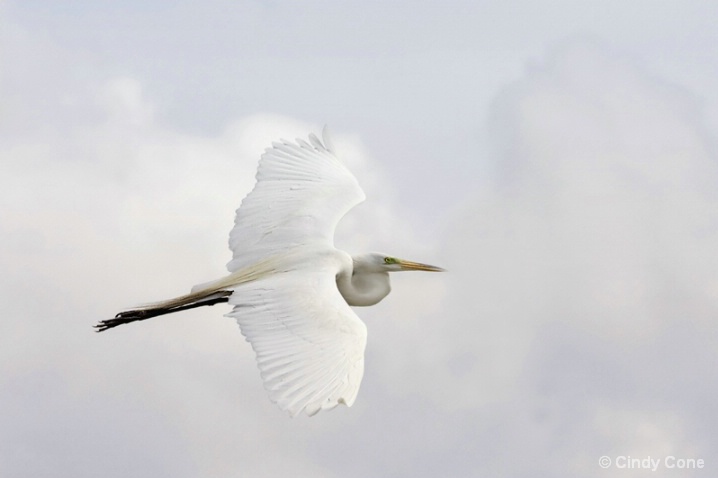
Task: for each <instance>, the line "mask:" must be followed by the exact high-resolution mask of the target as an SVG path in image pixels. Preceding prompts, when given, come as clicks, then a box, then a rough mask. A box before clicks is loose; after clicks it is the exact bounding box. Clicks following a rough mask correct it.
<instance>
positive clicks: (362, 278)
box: [337, 271, 391, 307]
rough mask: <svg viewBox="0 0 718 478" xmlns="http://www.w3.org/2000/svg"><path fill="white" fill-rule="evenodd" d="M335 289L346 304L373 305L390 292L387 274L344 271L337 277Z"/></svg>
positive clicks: (357, 305)
mask: <svg viewBox="0 0 718 478" xmlns="http://www.w3.org/2000/svg"><path fill="white" fill-rule="evenodd" d="M337 288H338V289H339V292H340V293H341V294H342V296H343V297H344V300H346V301H347V304H349V305H352V306H356V307H364V306H369V305H374V304H376V303H378V302H379V301H381V300H382V299H383V298H384V297H386V296H387V295H388V294H389V292H390V291H391V284H390V283H389V273H388V272H365V271H354V272H353V273H352V272H351V271H345V272H342V273H341V274H339V275H338V276H337Z"/></svg>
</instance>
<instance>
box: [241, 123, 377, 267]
mask: <svg viewBox="0 0 718 478" xmlns="http://www.w3.org/2000/svg"><path fill="white" fill-rule="evenodd" d="M323 137H324V144H322V142H321V141H319V139H318V138H317V137H316V136H314V135H313V134H312V135H310V136H309V143H307V142H306V141H303V140H301V139H297V141H296V143H291V142H288V141H281V142H278V143H273V146H272V147H271V148H268V149H267V150H266V151H265V153H264V154H263V155H262V158H261V159H260V161H259V167H258V169H257V184H256V185H255V186H254V189H253V190H252V192H250V193H249V194H248V195H247V197H246V198H244V200H243V201H242V205H241V206H240V208H239V209H237V215H236V218H235V221H234V222H235V225H234V228H233V229H232V231H231V232H230V234H229V247H230V249H231V250H232V253H233V257H232V260H231V261H230V262H229V263H228V264H227V269H229V271H230V272H234V271H236V270H238V269H240V268H242V267H245V266H249V265H251V264H253V263H255V262H257V261H258V260H260V259H262V258H265V257H269V256H271V255H273V254H275V253H276V252H279V251H281V252H283V251H286V250H288V249H290V248H293V247H295V246H301V245H309V244H316V243H322V244H324V245H327V246H331V245H333V243H334V229H335V228H336V225H337V223H338V222H339V220H340V219H341V218H342V217H343V216H344V214H346V213H347V211H349V210H350V209H351V208H352V207H354V206H355V205H357V204H359V203H360V202H362V201H363V200H364V199H365V196H364V192H363V191H362V189H361V187H360V186H359V184H358V183H357V180H356V178H355V177H354V176H353V175H352V173H351V172H349V170H348V169H347V168H346V167H345V166H344V165H343V164H342V163H341V162H340V161H339V160H338V159H337V157H336V156H335V155H334V153H333V151H331V150H330V149H329V148H330V147H331V146H330V145H329V138H328V133H327V129H326V127H325V128H324V132H323Z"/></svg>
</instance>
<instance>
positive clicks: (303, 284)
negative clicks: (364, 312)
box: [227, 128, 366, 416]
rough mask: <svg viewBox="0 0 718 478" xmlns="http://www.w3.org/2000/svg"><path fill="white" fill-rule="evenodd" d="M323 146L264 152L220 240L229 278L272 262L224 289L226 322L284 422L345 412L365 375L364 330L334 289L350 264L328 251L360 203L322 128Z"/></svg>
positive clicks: (314, 143)
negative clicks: (236, 328)
mask: <svg viewBox="0 0 718 478" xmlns="http://www.w3.org/2000/svg"><path fill="white" fill-rule="evenodd" d="M324 143H325V144H326V147H325V145H324V144H322V143H321V142H320V141H319V139H317V137H316V136H314V135H310V136H309V143H307V142H306V141H302V140H297V143H296V144H295V143H290V142H287V141H282V142H281V143H274V145H273V147H272V148H269V149H267V150H266V152H265V153H264V154H263V155H262V158H261V160H260V162H259V167H258V170H257V184H256V185H255V187H254V189H253V190H252V192H251V193H249V195H248V196H247V197H246V198H245V199H244V200H243V201H242V205H241V207H240V208H239V209H238V210H237V216H236V219H235V226H234V228H233V229H232V231H231V233H230V236H229V245H230V248H231V250H232V252H233V258H232V261H230V262H229V263H228V264H227V268H228V269H229V271H230V272H236V271H240V272H241V270H244V269H245V268H247V267H251V266H252V265H253V264H255V263H258V262H259V261H262V260H266V259H267V258H280V259H279V261H280V264H277V265H276V267H275V270H276V272H275V273H272V274H268V275H264V276H263V277H262V278H261V279H258V280H256V281H252V282H248V283H245V284H241V285H237V286H234V287H232V288H233V290H234V292H233V294H232V296H231V297H230V303H231V304H233V305H234V306H235V307H234V309H233V311H232V312H231V313H229V314H227V315H228V316H230V317H234V318H235V319H236V320H237V322H238V323H239V325H240V328H241V330H242V334H243V335H244V336H245V337H246V338H247V340H248V341H249V342H250V343H251V344H252V347H253V348H254V350H255V352H256V354H257V362H258V365H259V370H260V373H261V375H262V379H263V380H264V386H265V388H266V389H267V391H268V392H269V395H270V398H271V399H272V400H273V401H274V402H276V403H277V404H278V405H279V406H280V408H282V409H283V410H287V411H288V412H289V413H290V414H291V415H292V416H295V415H297V414H298V413H300V412H301V411H302V410H304V411H305V412H306V413H307V414H309V415H313V414H315V413H317V412H318V411H319V410H322V409H329V408H333V407H335V406H337V405H338V404H339V403H345V404H347V405H351V404H352V403H353V402H354V399H355V398H356V395H357V391H358V390H359V384H360V383H361V379H362V376H363V373H364V348H365V345H366V326H365V325H364V323H363V322H362V321H361V320H359V318H358V317H357V316H356V315H355V314H354V312H353V311H352V309H351V308H350V307H349V306H348V305H347V303H346V301H345V300H344V298H343V297H342V296H341V294H340V293H339V291H338V289H337V285H336V275H337V273H338V272H339V270H340V268H341V267H342V264H344V267H349V265H350V263H351V262H350V261H351V258H350V257H349V256H346V254H344V253H340V252H339V251H336V249H334V247H333V243H334V229H335V228H336V225H337V223H338V222H339V220H340V219H341V218H342V216H344V214H346V212H347V211H349V209H351V208H352V207H353V206H355V205H356V204H358V203H360V202H361V201H363V200H364V198H365V196H364V192H363V191H362V189H361V188H360V187H359V184H358V183H357V181H356V178H355V177H354V176H353V175H352V174H351V173H350V172H349V170H348V169H347V168H346V167H345V166H344V165H343V164H342V163H340V162H339V160H338V159H337V158H336V156H335V155H334V153H333V152H332V151H331V150H330V149H329V148H330V147H331V146H330V144H329V141H328V137H327V132H326V128H325V131H324ZM342 254H343V255H342ZM344 256H346V257H344ZM283 258H284V259H283ZM290 258H291V259H290ZM285 259H286V260H285ZM281 262H284V265H282V264H281Z"/></svg>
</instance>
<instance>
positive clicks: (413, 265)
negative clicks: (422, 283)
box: [396, 259, 444, 272]
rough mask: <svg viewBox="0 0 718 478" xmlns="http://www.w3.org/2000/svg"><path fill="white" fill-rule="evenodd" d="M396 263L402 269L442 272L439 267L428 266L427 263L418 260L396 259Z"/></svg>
mask: <svg viewBox="0 0 718 478" xmlns="http://www.w3.org/2000/svg"><path fill="white" fill-rule="evenodd" d="M396 263H397V264H399V266H400V267H401V270H403V271H426V272H444V269H442V268H441V267H436V266H430V265H429V264H421V263H419V262H411V261H404V260H401V259H397V261H396Z"/></svg>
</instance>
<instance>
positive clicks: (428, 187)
mask: <svg viewBox="0 0 718 478" xmlns="http://www.w3.org/2000/svg"><path fill="white" fill-rule="evenodd" d="M716 21H718V5H716V4H715V2H709V1H690V0H688V1H686V0H681V1H663V2H654V1H634V2H624V1H605V2H588V1H580V0H579V1H548V0H539V1H531V2H528V1H509V2H491V1H485V2H459V1H447V2H428V1H418V2H349V1H338V2H323V1H308V2H301V3H299V2H287V1H283V0H276V1H265V2H259V1H257V2H254V1H242V2H228V1H220V0H211V1H207V2H189V1H184V2H183V1H179V2H163V1H158V0H157V1H155V0H149V1H143V2H138V1H137V2H136V1H129V2H109V1H75V2H66V1H59V2H57V1H53V2H50V1H41V0H30V1H22V2H21V1H13V0H5V1H2V2H0V205H1V206H2V207H0V268H1V269H2V270H3V274H2V275H0V283H1V284H2V287H0V303H2V304H3V307H2V310H3V313H2V314H0V358H1V359H0V424H1V426H0V475H2V476H13V477H33V478H36V477H45V476H47V477H50V476H52V477H73V478H76V477H94V476H107V477H114V476H117V477H127V476H132V477H156V476H175V477H187V478H190V477H199V476H225V477H235V476H236V477H239V476H241V477H247V476H257V477H275V476H296V477H304V476H306V477H327V478H334V477H350V478H351V477H365V476H386V477H400V476H413V477H435V476H452V477H475V476H507V477H564V476H585V477H607V476H621V477H624V476H625V477H634V476H636V477H637V476H646V475H647V474H649V473H650V474H651V476H660V477H662V476H666V477H672V476H694V475H695V476H697V475H699V474H701V473H702V474H705V473H709V474H710V473H711V471H710V470H714V471H713V473H714V472H715V470H718V445H717V443H716V439H715V430H716V429H717V428H718V412H716V409H715V404H714V397H716V396H718V374H716V372H715V366H714V365H715V363H716V362H717V361H718V324H717V323H716V320H717V319H718V248H717V247H716V244H718V149H717V143H716V140H717V138H718V136H717V135H716V133H715V131H716V128H717V127H718V89H717V88H716V78H718V49H716V48H715V45H717V44H718V29H716V28H715V24H716ZM324 124H328V125H329V127H330V129H331V131H332V133H333V137H334V139H335V141H334V142H335V143H336V146H337V150H338V152H339V155H340V157H341V158H342V160H344V161H345V162H346V164H347V165H348V166H349V168H350V169H351V170H352V171H353V172H354V173H355V175H356V176H357V178H358V179H359V181H360V183H361V184H362V186H363V188H364V190H365V191H366V194H367V198H368V199H367V201H366V202H365V203H363V204H361V205H360V206H358V207H356V208H355V209H354V210H353V211H351V212H350V213H349V214H348V215H347V217H346V218H345V219H344V220H343V221H342V223H341V224H340V225H339V228H338V230H337V236H336V243H337V246H338V247H341V248H343V249H345V250H347V251H349V252H350V253H357V252H365V251H370V250H378V251H382V252H387V253H390V254H392V255H395V256H398V257H404V258H407V259H410V260H416V261H421V262H427V263H430V264H436V265H440V266H442V267H445V268H446V269H447V270H448V272H446V273H443V274H419V273H416V274H397V275H395V276H394V277H393V279H392V284H393V290H392V293H391V295H389V296H388V297H387V298H386V299H385V300H384V301H383V302H381V303H380V304H378V305H377V306H374V307H371V308H361V309H357V310H356V312H357V313H358V315H359V316H360V317H361V318H362V319H363V320H364V321H365V322H366V324H367V327H368V330H369V337H368V345H367V351H366V365H365V375H364V380H363V383H362V387H361V389H360V391H359V396H358V398H357V401H356V403H355V404H354V406H353V407H351V408H347V407H338V408H337V409H334V410H332V411H330V412H322V413H320V414H318V415H316V416H314V417H311V418H308V417H305V416H300V417H297V418H294V419H291V418H289V417H288V416H287V415H286V414H285V413H283V412H282V411H281V410H279V408H277V407H276V406H275V405H273V404H272V403H271V402H270V401H269V400H268V398H267V395H266V393H265V391H264V390H263V388H262V383H261V380H260V377H259V373H258V370H257V368H256V365H255V363H254V356H253V352H252V350H251V347H250V346H249V344H247V343H246V342H245V341H244V339H243V337H242V335H241V334H240V332H239V330H238V327H237V325H236V324H235V323H234V322H233V320H232V319H230V318H227V317H223V314H224V313H227V312H229V308H228V307H225V306H223V305H217V306H214V307H211V308H207V309H206V310H193V311H188V312H185V313H183V314H182V315H177V316H174V317H172V316H168V317H167V318H162V319H156V320H154V321H148V322H145V323H140V324H133V325H129V326H123V327H120V328H118V329H113V330H111V331H108V332H105V333H102V334H95V333H94V332H93V331H92V328H91V326H92V325H93V324H94V323H96V322H97V321H98V320H100V319H105V318H109V317H112V316H113V315H114V314H115V313H117V312H119V311H120V310H122V309H124V308H128V307H132V306H134V305H137V304H142V303H147V302H151V301H154V300H159V299H164V298H169V297H173V296H176V295H181V294H183V293H185V292H187V291H188V290H189V288H190V287H191V286H193V285H195V284H198V283H202V282H206V281H209V280H212V279H214V278H217V277H220V276H222V275H224V274H225V269H224V267H225V264H226V262H228V261H229V259H230V257H231V256H230V252H229V251H228V249H227V237H228V233H229V230H230V228H231V227H232V224H233V218H234V210H235V209H236V208H237V207H238V206H239V203H240V201H241V199H242V198H243V197H244V195H246V194H247V193H248V192H249V191H250V190H251V188H252V186H253V184H254V173H255V169H256V164H257V160H258V159H259V155H260V154H261V152H262V151H263V149H264V148H265V147H267V146H268V145H269V144H270V143H271V141H273V140H276V139H279V138H288V139H293V138H295V137H306V136H307V135H308V134H309V133H310V132H314V133H319V132H320V131H321V128H322V126H323V125H324ZM603 457H607V458H608V459H609V461H610V463H609V464H608V466H607V467H606V468H604V467H602V466H601V464H604V465H606V462H605V461H602V462H601V463H600V460H603V459H604V458H603ZM671 457H673V458H674V460H673V461H672V459H671ZM646 458H650V459H651V460H654V461H653V462H654V463H655V462H656V460H657V463H658V464H657V465H656V466H655V467H653V465H652V464H650V463H651V462H647V461H645V459H646ZM630 459H638V460H634V461H633V462H632V461H631V460H630ZM676 460H703V469H702V470H699V469H687V470H686V469H677V468H676V467H675V466H676ZM679 463H680V462H679ZM693 463H696V462H695V461H694V462H693ZM644 464H645V466H650V467H652V468H655V471H652V472H649V471H648V470H647V469H645V468H644V467H643V466H644ZM671 465H673V467H671Z"/></svg>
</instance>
